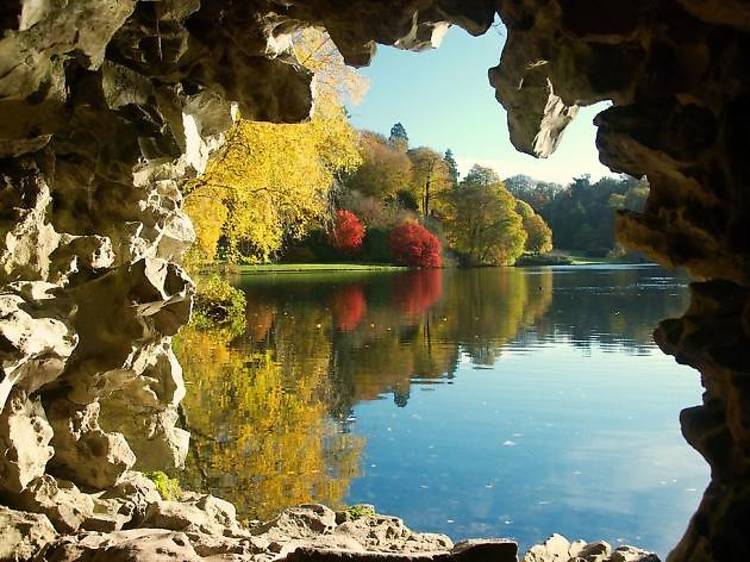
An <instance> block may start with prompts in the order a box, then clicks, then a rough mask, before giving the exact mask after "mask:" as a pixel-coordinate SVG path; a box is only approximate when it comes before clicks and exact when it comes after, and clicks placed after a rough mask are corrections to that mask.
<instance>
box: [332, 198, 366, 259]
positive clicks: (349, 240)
mask: <svg viewBox="0 0 750 562" xmlns="http://www.w3.org/2000/svg"><path fill="white" fill-rule="evenodd" d="M364 239H365V227H364V226H362V223H361V222H360V220H359V218H358V217H357V215H355V214H354V213H352V212H351V211H344V210H341V209H340V210H338V211H336V219H335V222H334V225H333V231H332V232H331V234H330V237H329V242H330V244H331V246H333V247H334V248H335V249H336V250H338V251H339V252H343V253H345V254H353V253H355V252H356V251H358V250H359V249H360V248H361V247H362V241H363V240H364Z"/></svg>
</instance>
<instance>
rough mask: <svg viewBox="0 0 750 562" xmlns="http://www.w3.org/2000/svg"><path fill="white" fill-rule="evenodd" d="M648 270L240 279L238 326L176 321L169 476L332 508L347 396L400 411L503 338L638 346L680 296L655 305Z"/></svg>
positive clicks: (485, 360) (349, 448)
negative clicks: (184, 429) (175, 426)
mask: <svg viewBox="0 0 750 562" xmlns="http://www.w3.org/2000/svg"><path fill="white" fill-rule="evenodd" d="M656 273H658V270H654V271H653V272H652V273H648V270H646V274H644V270H642V269H628V268H622V269H617V268H615V269H607V270H601V271H599V270H596V269H586V270H581V269H578V270H574V269H572V270H566V269H550V268H539V269H534V270H522V269H479V270H469V271H450V270H445V271H441V270H427V271H410V272H401V273H397V274H393V273H372V274H362V273H348V274H343V273H338V274H321V273H317V274H309V275H308V274H304V275H285V276H247V277H244V278H242V279H241V280H240V282H239V283H240V286H241V287H242V288H243V289H244V290H245V292H246V296H247V302H248V305H247V310H246V320H247V322H246V327H245V330H244V332H242V333H237V334H228V333H226V332H225V331H220V330H217V331H215V332H211V331H198V330H196V329H195V328H191V327H188V328H187V329H185V330H183V331H182V332H181V333H180V335H179V337H178V338H177V340H178V341H177V345H176V349H177V353H178V357H179V359H180V362H181V364H182V365H183V369H184V376H185V380H186V383H187V386H188V394H187V397H186V399H185V402H184V413H185V417H186V419H187V423H188V426H189V429H190V430H191V431H192V433H193V448H192V451H191V457H190V459H189V462H188V466H187V468H186V470H185V471H184V473H182V474H181V475H180V477H181V478H182V480H183V481H185V483H186V485H188V486H189V487H191V488H193V489H206V490H210V491H212V492H213V493H215V494H217V495H219V496H222V497H225V498H226V499H229V500H231V501H233V502H234V503H235V504H236V505H237V506H238V508H239V510H240V512H241V514H242V515H244V516H246V517H260V518H266V517H270V516H272V515H273V514H274V513H276V512H277V511H278V510H280V509H282V508H284V507H286V506H289V505H294V504H299V503H303V502H309V501H321V502H324V503H327V504H330V505H333V506H337V505H341V504H342V502H343V501H344V498H345V496H346V494H347V490H348V488H349V484H350V482H351V481H352V479H354V478H357V477H358V476H359V475H360V464H361V458H360V457H361V454H362V452H363V448H364V446H365V443H364V438H362V437H359V436H357V435H356V434H355V433H353V431H354V429H355V428H354V427H353V425H352V423H351V420H352V419H353V410H354V407H355V405H356V404H358V403H361V402H363V401H369V400H377V399H380V398H382V397H384V396H387V395H392V396H393V399H394V402H395V404H396V405H397V406H400V407H403V406H406V405H407V404H408V400H409V393H410V387H411V386H412V384H414V383H419V384H431V383H441V382H442V383H446V382H450V379H452V378H453V377H454V374H455V372H456V369H457V366H458V364H459V361H462V360H468V361H470V362H471V363H472V364H474V365H475V366H477V367H480V366H490V365H492V364H493V363H494V362H495V361H496V360H497V359H498V357H499V356H500V355H501V354H502V353H503V349H505V348H508V347H509V346H510V347H522V348H528V347H533V346H535V345H544V344H545V342H546V343H550V342H551V343H557V342H561V341H564V342H565V343H566V344H572V345H575V346H579V347H587V346H588V347H590V346H594V345H598V346H599V347H602V348H605V349H607V348H608V347H609V348H612V349H618V350H625V351H626V352H629V353H639V352H641V351H643V350H645V349H648V348H649V347H650V346H651V345H652V344H651V340H650V331H651V330H652V329H653V326H654V325H655V324H656V322H657V321H658V320H659V319H661V318H665V317H668V316H670V315H674V314H678V313H679V312H680V310H681V308H682V307H683V306H684V304H685V296H684V291H683V292H681V293H679V294H674V295H672V297H673V298H666V299H665V295H664V291H663V290H662V288H661V287H659V279H660V277H659V275H658V274H656ZM639 284H640V285H639ZM582 294H585V298H581V295H582ZM634 295H636V296H637V297H638V298H637V299H634V298H633V296H634Z"/></svg>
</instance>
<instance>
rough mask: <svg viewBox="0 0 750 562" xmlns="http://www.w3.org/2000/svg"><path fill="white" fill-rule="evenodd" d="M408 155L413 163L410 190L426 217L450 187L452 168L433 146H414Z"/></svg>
mask: <svg viewBox="0 0 750 562" xmlns="http://www.w3.org/2000/svg"><path fill="white" fill-rule="evenodd" d="M407 155H408V156H409V159H410V160H411V165H412V174H411V184H410V190H409V191H410V192H411V193H412V195H413V196H414V199H415V201H417V204H418V209H419V210H420V211H421V212H422V216H423V217H425V218H426V217H428V216H430V213H431V211H432V206H433V204H434V202H435V201H438V202H439V201H440V195H441V194H442V193H444V192H445V191H447V190H448V189H450V187H451V175H450V170H449V168H448V165H447V164H446V162H445V160H443V158H441V156H440V154H438V153H437V152H435V151H434V150H432V149H431V148H427V147H425V146H421V147H419V148H414V149H412V150H410V151H408V152H407ZM438 206H439V203H438Z"/></svg>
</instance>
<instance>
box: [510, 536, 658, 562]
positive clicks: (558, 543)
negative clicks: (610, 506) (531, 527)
mask: <svg viewBox="0 0 750 562" xmlns="http://www.w3.org/2000/svg"><path fill="white" fill-rule="evenodd" d="M523 562H659V557H658V556H656V554H654V553H653V552H647V551H645V550H641V549H639V548H635V547H632V546H618V547H617V548H612V546H611V545H610V544H609V543H606V542H604V541H597V542H592V543H586V542H584V541H581V540H578V541H573V542H570V541H568V539H566V538H565V537H563V536H562V535H558V534H554V535H552V536H551V537H549V538H548V539H547V540H546V541H545V542H544V543H543V544H537V545H534V546H532V547H531V548H530V549H529V550H528V552H527V553H526V555H525V556H524V557H523Z"/></svg>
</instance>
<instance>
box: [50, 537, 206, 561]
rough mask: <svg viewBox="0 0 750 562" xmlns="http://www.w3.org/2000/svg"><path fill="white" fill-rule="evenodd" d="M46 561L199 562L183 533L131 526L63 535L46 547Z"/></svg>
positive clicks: (199, 558)
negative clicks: (80, 535)
mask: <svg viewBox="0 0 750 562" xmlns="http://www.w3.org/2000/svg"><path fill="white" fill-rule="evenodd" d="M46 556H47V560H49V561H50V562H73V561H75V562H87V561H88V562H95V561H99V560H107V561H108V562H167V561H175V560H179V561H180V562H200V561H201V560H202V558H201V557H199V556H198V554H197V553H196V552H195V549H194V548H193V546H192V545H191V544H190V541H189V539H188V537H187V536H186V535H185V534H184V533H177V532H174V531H164V530H160V529H132V530H128V531H118V532H115V533H90V534H87V535H84V536H82V537H67V538H63V539H61V540H59V541H57V542H56V543H53V544H52V545H51V546H50V549H49V551H48V553H47V555H46Z"/></svg>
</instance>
